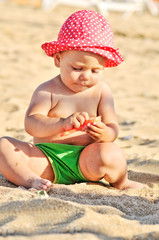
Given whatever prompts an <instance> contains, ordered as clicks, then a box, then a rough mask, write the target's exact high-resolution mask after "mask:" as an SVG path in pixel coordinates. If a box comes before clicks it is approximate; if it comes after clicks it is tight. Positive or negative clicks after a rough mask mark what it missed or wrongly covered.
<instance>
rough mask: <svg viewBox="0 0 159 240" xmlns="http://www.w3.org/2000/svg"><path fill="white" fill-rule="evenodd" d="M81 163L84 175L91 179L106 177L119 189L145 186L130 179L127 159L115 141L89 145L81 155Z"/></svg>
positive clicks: (96, 179) (97, 179)
mask: <svg viewBox="0 0 159 240" xmlns="http://www.w3.org/2000/svg"><path fill="white" fill-rule="evenodd" d="M79 164H80V169H81V171H82V173H83V175H84V176H85V177H86V178H87V179H89V180H91V181H99V180H101V179H102V178H105V180H106V181H108V182H109V183H110V184H111V185H112V186H114V187H115V188H118V189H127V188H142V187H143V185H142V184H141V183H138V182H134V181H131V180H128V177H127V163H126V160H125V158H124V155H123V153H122V151H121V149H120V148H119V147H118V146H117V145H116V144H115V143H93V144H90V145H88V146H87V147H86V148H85V149H84V150H83V151H82V153H81V155H80V159H79Z"/></svg>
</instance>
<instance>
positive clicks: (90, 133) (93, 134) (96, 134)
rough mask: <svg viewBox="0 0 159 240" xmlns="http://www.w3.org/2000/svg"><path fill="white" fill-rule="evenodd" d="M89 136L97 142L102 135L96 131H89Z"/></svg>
mask: <svg viewBox="0 0 159 240" xmlns="http://www.w3.org/2000/svg"><path fill="white" fill-rule="evenodd" d="M87 134H88V135H89V136H90V137H91V138H93V139H94V140H97V139H99V137H100V134H99V133H97V132H94V131H91V130H87Z"/></svg>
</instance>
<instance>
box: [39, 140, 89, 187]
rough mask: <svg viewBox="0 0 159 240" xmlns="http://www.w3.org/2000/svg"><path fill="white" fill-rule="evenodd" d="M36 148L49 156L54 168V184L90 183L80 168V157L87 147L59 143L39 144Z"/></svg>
mask: <svg viewBox="0 0 159 240" xmlns="http://www.w3.org/2000/svg"><path fill="white" fill-rule="evenodd" d="M35 146H36V147H38V148H39V149H40V150H41V151H42V152H43V153H44V154H45V155H46V156H47V158H48V159H49V161H50V163H51V165H52V167H53V171H54V174H55V179H54V182H53V183H58V184H60V183H61V184H73V183H79V182H88V181H89V180H88V179H87V178H85V177H84V176H83V174H82V172H81V170H80V167H79V156H80V154H81V152H82V150H83V149H84V148H85V146H76V145H68V144H58V143H38V144H35Z"/></svg>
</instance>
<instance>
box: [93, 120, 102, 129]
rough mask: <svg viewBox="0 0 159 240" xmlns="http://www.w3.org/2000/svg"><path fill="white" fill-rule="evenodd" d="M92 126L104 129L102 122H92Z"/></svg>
mask: <svg viewBox="0 0 159 240" xmlns="http://www.w3.org/2000/svg"><path fill="white" fill-rule="evenodd" d="M92 126H96V127H98V128H101V129H104V128H105V124H104V123H103V122H96V121H95V122H93V124H92Z"/></svg>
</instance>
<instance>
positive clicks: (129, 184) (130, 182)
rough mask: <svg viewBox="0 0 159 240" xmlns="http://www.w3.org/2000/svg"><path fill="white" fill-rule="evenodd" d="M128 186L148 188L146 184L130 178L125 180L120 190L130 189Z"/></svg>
mask: <svg viewBox="0 0 159 240" xmlns="http://www.w3.org/2000/svg"><path fill="white" fill-rule="evenodd" d="M130 188H133V189H142V188H148V186H147V185H144V184H142V183H139V182H135V181H132V180H129V179H128V180H127V181H126V183H125V185H124V186H123V188H122V190H125V189H130Z"/></svg>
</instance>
